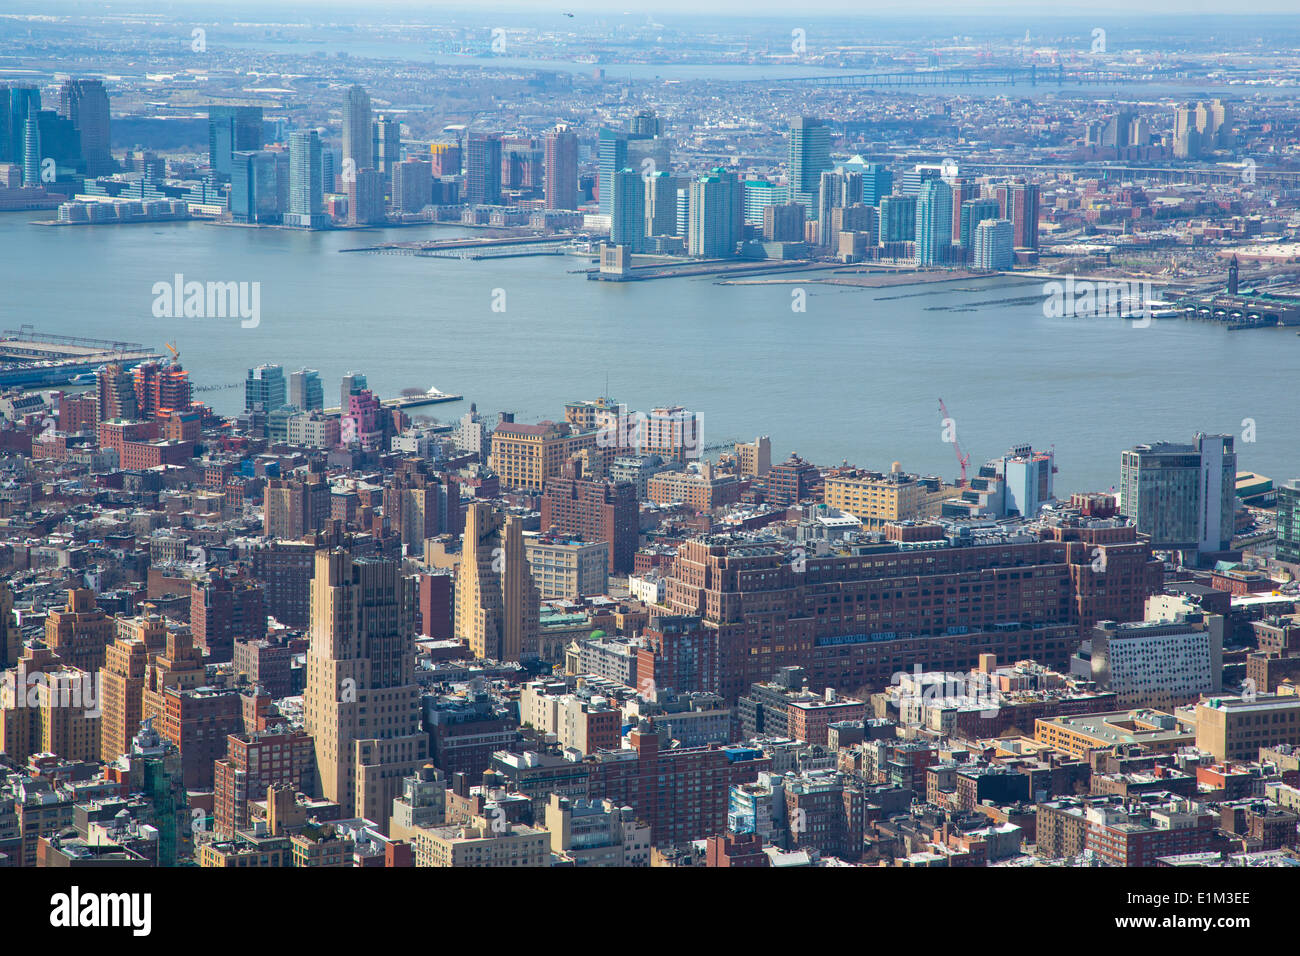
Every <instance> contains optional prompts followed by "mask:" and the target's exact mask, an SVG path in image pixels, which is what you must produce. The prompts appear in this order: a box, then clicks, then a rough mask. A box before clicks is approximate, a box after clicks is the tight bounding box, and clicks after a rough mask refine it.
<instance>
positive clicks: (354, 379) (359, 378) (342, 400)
mask: <svg viewBox="0 0 1300 956" xmlns="http://www.w3.org/2000/svg"><path fill="white" fill-rule="evenodd" d="M365 390H366V377H365V376H364V375H363V374H361V373H360V372H348V373H347V374H346V375H344V376H343V380H342V382H341V383H340V384H339V408H340V409H342V410H343V411H345V412H346V411H347V408H348V399H349V398H351V397H352V396H353V395H360V394H361V393H362V392H364V391H365Z"/></svg>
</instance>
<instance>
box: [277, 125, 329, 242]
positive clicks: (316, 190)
mask: <svg viewBox="0 0 1300 956" xmlns="http://www.w3.org/2000/svg"><path fill="white" fill-rule="evenodd" d="M328 223H329V218H328V217H327V216H326V215H325V212H324V195H323V193H322V192H321V149H320V136H319V135H317V133H316V131H315V130H314V129H312V130H298V131H296V132H293V133H290V134H289V216H288V221H287V224H288V225H291V226H298V227H300V228H302V229H323V228H324V227H325V226H326V225H328Z"/></svg>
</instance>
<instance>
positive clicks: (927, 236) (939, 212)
mask: <svg viewBox="0 0 1300 956" xmlns="http://www.w3.org/2000/svg"><path fill="white" fill-rule="evenodd" d="M951 246H952V187H951V186H949V185H948V184H947V183H946V182H944V181H943V180H941V179H927V180H926V181H925V182H923V183H921V187H920V192H919V193H918V194H917V197H916V264H917V265H918V266H936V265H944V264H946V263H947V262H948V259H949V252H948V250H949V248H950V247H951Z"/></svg>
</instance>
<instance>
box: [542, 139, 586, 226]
mask: <svg viewBox="0 0 1300 956" xmlns="http://www.w3.org/2000/svg"><path fill="white" fill-rule="evenodd" d="M546 208H547V209H577V208H578V134H577V133H575V132H573V130H571V129H569V127H567V126H563V125H562V126H559V127H557V128H556V129H554V130H552V131H551V132H549V133H547V134H546Z"/></svg>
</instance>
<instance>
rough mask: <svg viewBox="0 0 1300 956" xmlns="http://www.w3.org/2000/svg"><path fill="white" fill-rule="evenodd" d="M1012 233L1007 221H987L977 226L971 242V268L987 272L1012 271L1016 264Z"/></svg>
mask: <svg viewBox="0 0 1300 956" xmlns="http://www.w3.org/2000/svg"><path fill="white" fill-rule="evenodd" d="M1011 232H1012V229H1011V222H1010V221H1009V220H1007V219H985V220H984V221H983V222H981V223H980V224H979V225H978V226H976V227H975V233H974V237H973V239H972V241H971V268H973V269H979V270H982V271H986V272H1004V271H1006V270H1008V269H1010V268H1011V266H1012V264H1013V263H1014V262H1015V250H1014V249H1013V248H1012V244H1011Z"/></svg>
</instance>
